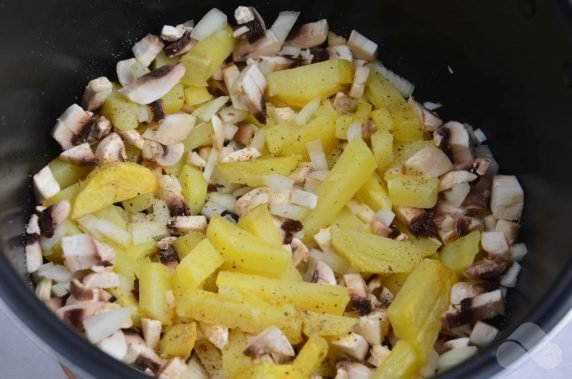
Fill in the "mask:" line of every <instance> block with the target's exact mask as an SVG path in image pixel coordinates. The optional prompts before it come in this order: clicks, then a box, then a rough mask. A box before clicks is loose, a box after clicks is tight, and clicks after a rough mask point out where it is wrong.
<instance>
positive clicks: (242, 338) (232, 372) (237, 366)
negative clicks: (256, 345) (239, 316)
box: [222, 330, 252, 378]
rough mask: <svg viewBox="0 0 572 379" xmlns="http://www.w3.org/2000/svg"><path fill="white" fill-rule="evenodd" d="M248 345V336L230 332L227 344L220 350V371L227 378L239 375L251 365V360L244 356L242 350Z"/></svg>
mask: <svg viewBox="0 0 572 379" xmlns="http://www.w3.org/2000/svg"><path fill="white" fill-rule="evenodd" d="M246 345H248V335H247V334H245V333H243V332H241V331H239V330H232V331H231V332H230V333H229V336H228V344H227V345H226V346H225V347H224V349H222V369H223V370H224V375H225V376H226V377H227V378H233V377H235V376H236V375H240V374H241V373H242V372H244V371H245V370H247V369H248V367H249V366H251V365H252V359H251V358H250V357H249V356H246V355H244V353H243V352H244V349H246Z"/></svg>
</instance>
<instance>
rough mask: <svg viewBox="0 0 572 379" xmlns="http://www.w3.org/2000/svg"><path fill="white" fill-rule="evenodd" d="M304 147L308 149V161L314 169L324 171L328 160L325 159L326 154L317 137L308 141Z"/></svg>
mask: <svg viewBox="0 0 572 379" xmlns="http://www.w3.org/2000/svg"><path fill="white" fill-rule="evenodd" d="M306 149H307V150H308V155H309V156H310V163H311V166H312V168H313V169H314V170H316V171H324V170H327V169H328V161H327V160H326V154H325V153H324V149H323V147H322V142H321V141H320V140H319V139H317V140H314V141H311V142H308V144H307V145H306Z"/></svg>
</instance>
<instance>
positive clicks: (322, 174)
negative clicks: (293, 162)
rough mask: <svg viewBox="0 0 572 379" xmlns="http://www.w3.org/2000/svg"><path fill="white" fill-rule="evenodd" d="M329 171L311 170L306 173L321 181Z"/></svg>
mask: <svg viewBox="0 0 572 379" xmlns="http://www.w3.org/2000/svg"><path fill="white" fill-rule="evenodd" d="M329 173H330V172H329V171H328V170H327V169H326V170H318V171H313V172H311V173H310V174H309V175H308V178H310V179H315V180H318V181H320V182H323V181H324V180H326V178H327V177H328V174H329Z"/></svg>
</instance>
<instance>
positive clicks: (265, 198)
mask: <svg viewBox="0 0 572 379" xmlns="http://www.w3.org/2000/svg"><path fill="white" fill-rule="evenodd" d="M269 202H270V193H269V192H268V189H267V188H265V187H258V188H255V189H253V190H252V191H250V192H248V193H246V194H244V195H243V196H241V197H240V198H239V199H237V200H236V202H235V203H234V208H233V210H234V213H236V214H237V215H239V216H242V215H243V214H245V213H246V212H248V211H249V210H251V209H253V208H255V207H257V206H258V205H260V204H268V203H269Z"/></svg>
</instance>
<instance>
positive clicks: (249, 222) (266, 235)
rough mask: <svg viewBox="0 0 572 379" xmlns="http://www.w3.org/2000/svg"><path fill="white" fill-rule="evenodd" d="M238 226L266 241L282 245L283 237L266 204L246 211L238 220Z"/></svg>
mask: <svg viewBox="0 0 572 379" xmlns="http://www.w3.org/2000/svg"><path fill="white" fill-rule="evenodd" d="M238 226H240V227H241V228H242V229H244V230H246V231H247V232H249V233H251V234H252V235H254V236H256V237H258V238H260V239H261V240H262V241H264V242H268V243H270V244H272V245H276V246H282V237H281V236H280V232H279V231H278V229H277V228H276V226H275V225H274V221H273V220H272V215H271V214H270V211H269V210H268V207H267V206H266V204H261V205H259V206H257V207H256V208H253V209H251V210H250V211H248V212H246V214H245V215H243V216H242V217H241V218H240V220H238Z"/></svg>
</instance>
